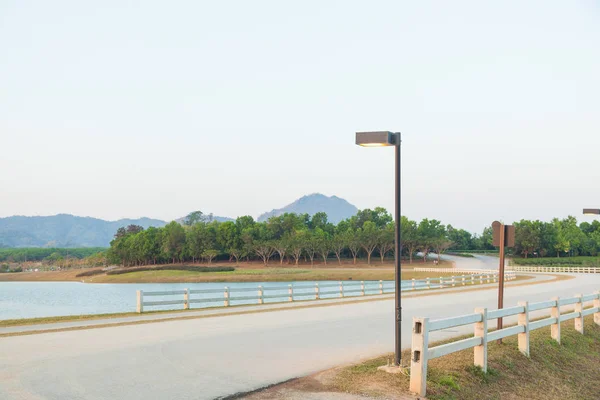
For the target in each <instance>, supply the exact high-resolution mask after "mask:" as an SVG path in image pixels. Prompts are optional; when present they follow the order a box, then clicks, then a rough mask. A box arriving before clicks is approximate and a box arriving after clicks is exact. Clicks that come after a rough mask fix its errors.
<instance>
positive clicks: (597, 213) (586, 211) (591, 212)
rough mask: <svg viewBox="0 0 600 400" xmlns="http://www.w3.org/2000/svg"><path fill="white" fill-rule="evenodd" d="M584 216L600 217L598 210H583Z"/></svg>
mask: <svg viewBox="0 0 600 400" xmlns="http://www.w3.org/2000/svg"><path fill="white" fill-rule="evenodd" d="M583 214H584V215H600V208H584V209H583Z"/></svg>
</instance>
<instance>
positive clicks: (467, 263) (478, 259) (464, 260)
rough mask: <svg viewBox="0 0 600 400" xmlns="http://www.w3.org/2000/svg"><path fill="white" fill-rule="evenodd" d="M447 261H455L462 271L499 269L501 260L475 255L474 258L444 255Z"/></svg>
mask: <svg viewBox="0 0 600 400" xmlns="http://www.w3.org/2000/svg"><path fill="white" fill-rule="evenodd" d="M442 258H444V259H445V260H450V261H454V264H455V266H456V268H461V269H495V270H497V269H498V266H499V264H500V259H499V258H498V257H493V256H484V255H474V257H458V256H450V255H446V254H444V255H442Z"/></svg>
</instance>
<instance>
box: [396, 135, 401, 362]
mask: <svg viewBox="0 0 600 400" xmlns="http://www.w3.org/2000/svg"><path fill="white" fill-rule="evenodd" d="M401 142H402V140H401V138H400V133H396V185H395V186H396V202H395V218H396V238H395V246H396V251H395V254H396V260H395V261H396V321H395V330H396V347H395V353H396V357H395V358H396V359H395V363H396V365H397V366H401V365H402V363H401V362H402V360H401V357H402V295H401V293H400V284H401V282H402V270H401V261H400V260H401V258H402V254H401V252H402V248H401V239H402V234H401V229H400V228H401V226H400V221H401V215H400V200H401V199H400V195H401V187H400V172H401V169H400V144H401Z"/></svg>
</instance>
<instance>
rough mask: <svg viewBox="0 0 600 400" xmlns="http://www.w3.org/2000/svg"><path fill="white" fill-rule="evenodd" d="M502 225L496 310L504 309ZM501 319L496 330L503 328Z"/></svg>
mask: <svg viewBox="0 0 600 400" xmlns="http://www.w3.org/2000/svg"><path fill="white" fill-rule="evenodd" d="M504 234H505V229H504V224H500V265H499V267H498V275H499V277H498V278H499V284H498V310H501V309H503V308H504V241H505V237H504V236H505V235H504ZM503 322H504V321H502V317H500V318H498V323H497V329H498V330H500V329H502V327H503ZM498 343H502V339H498Z"/></svg>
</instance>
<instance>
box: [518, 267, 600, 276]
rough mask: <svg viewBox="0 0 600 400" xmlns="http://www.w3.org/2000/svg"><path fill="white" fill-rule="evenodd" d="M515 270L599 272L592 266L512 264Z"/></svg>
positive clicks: (599, 271) (599, 272)
mask: <svg viewBox="0 0 600 400" xmlns="http://www.w3.org/2000/svg"><path fill="white" fill-rule="evenodd" d="M510 269H511V270H513V271H516V272H571V273H575V274H600V268H594V267H542V266H538V267H535V266H531V267H525V266H512V267H510Z"/></svg>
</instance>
